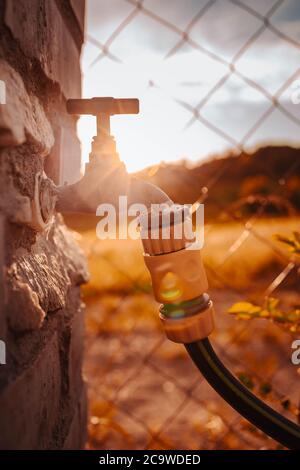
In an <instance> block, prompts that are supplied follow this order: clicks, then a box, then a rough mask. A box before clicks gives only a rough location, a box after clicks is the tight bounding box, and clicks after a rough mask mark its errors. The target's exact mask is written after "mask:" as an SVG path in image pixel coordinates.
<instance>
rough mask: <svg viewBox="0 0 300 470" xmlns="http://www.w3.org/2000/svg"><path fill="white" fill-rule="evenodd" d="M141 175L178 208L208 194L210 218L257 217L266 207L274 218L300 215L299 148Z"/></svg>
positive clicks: (260, 151)
mask: <svg viewBox="0 0 300 470" xmlns="http://www.w3.org/2000/svg"><path fill="white" fill-rule="evenodd" d="M137 176H138V177H140V178H142V179H146V180H147V181H150V182H152V183H154V184H157V185H158V186H159V187H161V188H162V189H163V190H164V191H166V193H167V194H169V195H170V197H171V198H172V199H173V200H174V201H175V202H178V203H193V202H195V201H196V200H197V199H198V198H201V197H202V198H203V195H204V198H205V204H206V217H212V216H216V215H217V214H219V213H220V210H221V208H222V207H223V208H228V207H230V208H234V209H237V208H242V211H243V213H244V212H246V213H248V212H256V211H257V209H258V206H261V205H262V204H264V205H265V209H264V211H265V213H266V214H268V213H269V214H271V215H276V214H278V215H281V214H287V213H288V214H289V213H290V212H294V211H296V212H299V211H300V149H299V148H291V147H284V146H282V147H279V146H276V147H275V146H274V147H272V146H268V147H262V148H259V149H258V150H256V151H255V152H253V153H252V154H248V153H242V154H241V155H239V156H234V155H230V154H229V155H226V156H215V157H214V158H213V159H210V160H209V161H206V162H204V163H199V165H196V166H194V167H188V166H187V165H186V164H185V163H181V164H172V165H170V164H163V165H161V166H159V167H156V168H154V167H153V168H148V169H146V170H143V171H141V172H139V173H138V174H137ZM203 188H204V189H203ZM250 196H251V199H250Z"/></svg>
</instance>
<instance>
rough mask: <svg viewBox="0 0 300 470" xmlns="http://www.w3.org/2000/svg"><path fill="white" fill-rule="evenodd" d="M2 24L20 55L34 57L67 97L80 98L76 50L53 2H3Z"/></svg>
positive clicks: (79, 78)
mask: <svg viewBox="0 0 300 470" xmlns="http://www.w3.org/2000/svg"><path fill="white" fill-rule="evenodd" d="M5 24H6V25H7V26H8V27H9V28H10V30H11V32H12V34H13V36H14V38H15V39H18V40H19V42H20V45H21V48H22V50H23V52H24V54H25V55H26V56H27V57H30V56H31V57H34V58H36V59H37V60H38V61H39V62H40V65H41V67H42V69H43V70H44V72H45V74H46V75H47V76H48V77H49V78H50V79H51V80H53V81H55V82H58V83H59V84H60V87H61V89H62V91H63V93H64V95H65V96H66V97H67V98H71V97H80V93H81V72H80V64H79V59H80V52H79V50H78V48H77V46H76V44H75V42H74V40H73V38H72V36H71V34H70V33H69V31H68V29H67V28H66V25H65V23H64V21H63V18H62V17H61V15H60V12H59V11H58V8H57V5H56V2H55V1H46V2H40V1H39V0H31V2H30V8H28V3H27V2H20V1H19V0H10V1H9V2H6V11H5Z"/></svg>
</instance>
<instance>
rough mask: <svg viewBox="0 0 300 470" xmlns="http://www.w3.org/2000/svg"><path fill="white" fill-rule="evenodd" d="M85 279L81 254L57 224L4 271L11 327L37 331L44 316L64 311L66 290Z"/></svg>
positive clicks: (85, 274) (65, 230)
mask: <svg viewBox="0 0 300 470" xmlns="http://www.w3.org/2000/svg"><path fill="white" fill-rule="evenodd" d="M58 219H59V218H58ZM54 254H55V256H54ZM87 276H88V274H87V269H86V263H85V259H84V257H83V254H82V252H81V251H80V250H79V248H78V247H77V246H76V244H75V240H74V238H73V236H72V234H71V233H70V232H69V231H68V230H67V228H66V227H64V226H63V225H62V224H60V223H58V220H57V221H56V222H54V223H53V225H52V227H51V228H50V229H49V232H48V234H47V238H45V237H44V236H43V235H40V236H39V237H37V240H36V243H35V244H34V245H32V247H31V250H30V252H29V251H26V250H22V251H21V253H20V255H19V256H16V257H15V259H14V262H13V263H12V264H11V265H10V266H9V268H8V270H7V283H8V286H9V289H8V302H7V317H8V321H9V323H10V325H11V327H12V328H13V329H15V330H17V331H24V330H28V329H37V328H40V327H41V325H42V323H43V320H44V318H45V316H46V313H45V312H53V311H55V310H58V309H61V308H64V307H65V305H66V299H67V295H68V290H69V288H70V287H71V286H72V285H80V284H82V283H83V282H84V281H86V280H87ZM24 305H26V308H24Z"/></svg>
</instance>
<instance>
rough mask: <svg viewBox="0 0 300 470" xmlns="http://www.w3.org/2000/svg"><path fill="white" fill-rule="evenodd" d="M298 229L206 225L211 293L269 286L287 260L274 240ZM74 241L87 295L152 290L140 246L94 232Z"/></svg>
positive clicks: (299, 222) (287, 224) (289, 225)
mask: <svg viewBox="0 0 300 470" xmlns="http://www.w3.org/2000/svg"><path fill="white" fill-rule="evenodd" d="M299 227H300V218H277V219H260V220H257V221H255V222H253V223H252V225H251V226H250V225H249V227H248V228H245V226H244V224H243V223H242V222H241V223H239V222H232V223H222V224H215V225H207V226H206V228H205V243H204V248H203V260H204V263H205V265H206V267H207V274H208V277H209V282H210V285H211V287H221V286H222V283H223V284H224V286H225V287H227V288H229V287H231V288H236V289H241V288H242V289H246V290H247V289H250V290H251V284H252V282H253V281H254V280H256V279H258V278H259V277H264V278H265V280H267V281H268V280H269V279H270V277H272V275H273V274H274V273H276V272H277V271H278V270H279V269H280V267H283V266H285V264H286V263H287V261H288V258H289V256H290V255H289V254H288V253H287V251H286V249H285V248H284V247H282V245H281V244H280V243H278V242H277V241H275V240H274V238H273V235H274V234H276V233H280V234H290V233H291V232H292V231H293V230H296V229H297V228H299ZM78 239H79V243H80V245H81V247H82V248H83V250H84V252H85V253H86V255H87V257H88V262H89V269H90V273H91V280H90V282H89V284H87V285H86V286H85V287H84V292H85V295H94V294H100V293H103V292H108V291H109V292H129V291H134V290H136V289H141V290H142V291H147V292H148V291H149V290H150V289H151V286H150V279H149V275H148V273H147V271H146V268H145V266H144V262H143V256H142V246H141V242H140V241H139V240H98V239H97V237H96V232H95V230H89V231H85V232H82V233H81V235H78ZM263 284H264V283H263Z"/></svg>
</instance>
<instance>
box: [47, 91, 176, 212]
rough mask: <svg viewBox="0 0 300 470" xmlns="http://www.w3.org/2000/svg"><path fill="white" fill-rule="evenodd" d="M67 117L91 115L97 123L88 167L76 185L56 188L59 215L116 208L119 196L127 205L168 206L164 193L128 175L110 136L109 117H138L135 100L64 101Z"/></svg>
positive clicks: (137, 105) (95, 99)
mask: <svg viewBox="0 0 300 470" xmlns="http://www.w3.org/2000/svg"><path fill="white" fill-rule="evenodd" d="M67 110H68V112H69V113H70V114H92V115H93V116H96V119H97V134H96V136H95V137H94V138H93V142H92V149H91V153H90V158H89V163H87V164H86V171H85V174H84V176H83V177H82V178H81V180H79V181H78V182H77V183H74V184H72V185H65V186H61V187H59V188H58V194H57V202H56V208H57V210H59V211H60V212H88V213H93V214H95V213H96V209H97V207H98V206H99V204H101V203H110V204H112V205H114V206H115V207H117V206H118V202H119V195H124V196H127V197H128V204H129V205H130V204H133V203H141V204H144V205H146V206H147V207H148V205H149V204H151V203H158V204H159V203H163V202H171V201H170V199H169V197H168V196H167V194H166V193H164V192H163V191H162V190H161V189H159V188H158V187H157V186H154V185H152V184H151V183H148V182H145V181H141V180H139V179H137V178H135V177H134V176H132V175H130V174H128V172H127V171H126V169H125V166H124V164H123V163H122V162H121V161H120V159H119V155H118V153H117V150H116V143H115V139H114V137H113V136H112V135H111V134H110V116H113V115H116V114H137V113H138V112H139V101H138V100H137V99H135V98H128V99H115V98H106V97H105V98H91V99H71V100H68V101H67Z"/></svg>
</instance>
